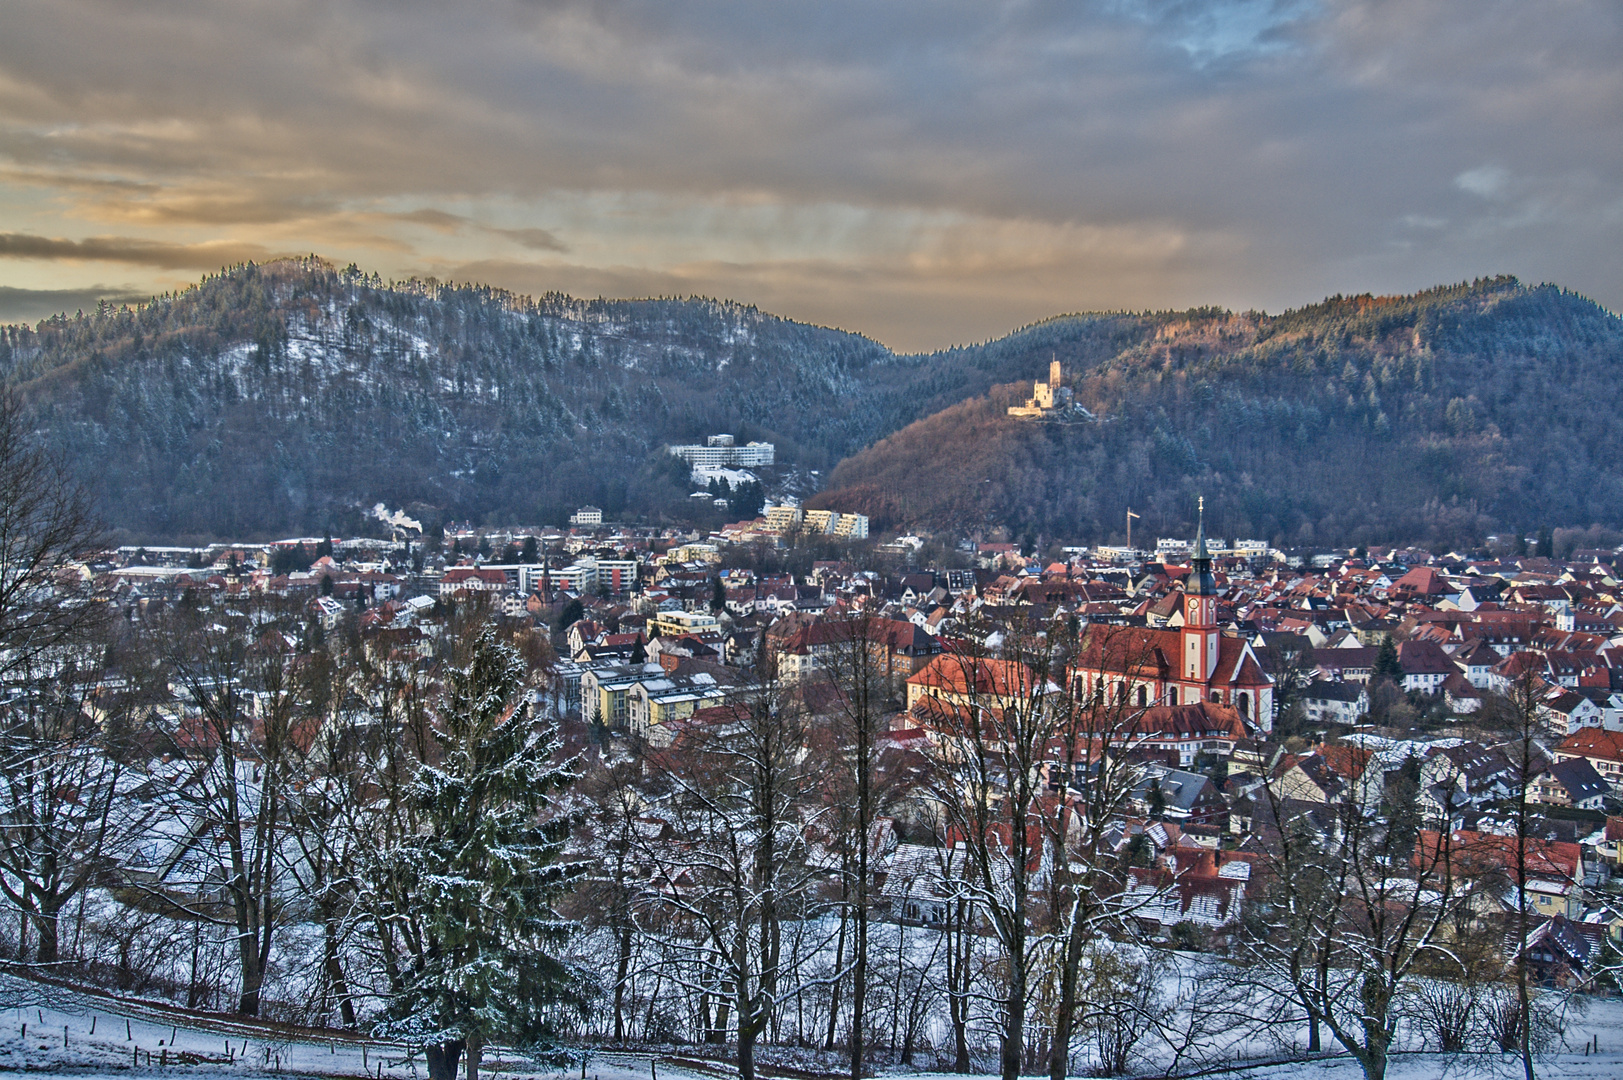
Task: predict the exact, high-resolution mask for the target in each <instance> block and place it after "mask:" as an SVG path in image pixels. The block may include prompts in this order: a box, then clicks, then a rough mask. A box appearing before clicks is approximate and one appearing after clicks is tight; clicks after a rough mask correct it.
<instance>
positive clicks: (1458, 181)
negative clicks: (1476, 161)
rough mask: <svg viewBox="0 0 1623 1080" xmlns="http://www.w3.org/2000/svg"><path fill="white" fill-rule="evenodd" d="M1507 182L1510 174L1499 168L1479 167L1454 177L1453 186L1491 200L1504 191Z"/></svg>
mask: <svg viewBox="0 0 1623 1080" xmlns="http://www.w3.org/2000/svg"><path fill="white" fill-rule="evenodd" d="M1509 180H1510V173H1508V172H1506V171H1505V170H1504V169H1501V168H1500V167H1499V166H1497V165H1481V166H1478V167H1477V168H1475V169H1467V170H1465V171H1464V172H1462V173H1460V174H1459V175H1458V176H1456V177H1454V186H1455V187H1457V188H1459V189H1460V190H1461V191H1468V192H1470V193H1471V194H1472V195H1480V196H1481V197H1482V198H1484V199H1491V198H1493V197H1494V196H1495V195H1498V194H1499V193H1500V192H1501V191H1503V190H1504V189H1505V184H1506V183H1507V182H1509Z"/></svg>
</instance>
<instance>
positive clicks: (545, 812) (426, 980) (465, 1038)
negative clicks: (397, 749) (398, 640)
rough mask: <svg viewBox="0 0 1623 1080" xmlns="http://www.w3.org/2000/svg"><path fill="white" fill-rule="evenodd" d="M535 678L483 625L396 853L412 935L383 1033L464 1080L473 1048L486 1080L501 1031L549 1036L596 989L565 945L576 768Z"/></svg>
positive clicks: (573, 868)
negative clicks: (561, 757)
mask: <svg viewBox="0 0 1623 1080" xmlns="http://www.w3.org/2000/svg"><path fill="white" fill-rule="evenodd" d="M524 685H525V668H524V662H523V660H522V659H521V658H520V656H519V654H518V652H517V650H515V649H514V648H512V646H510V645H508V644H505V643H503V642H500V641H498V640H497V638H496V635H495V631H494V630H493V629H491V628H490V627H489V626H486V627H483V628H481V629H480V630H479V631H478V632H477V634H476V635H475V637H474V639H473V642H472V647H471V649H470V652H469V655H468V658H467V661H466V663H464V664H462V665H461V666H458V667H455V668H453V669H452V670H451V672H450V674H449V678H448V679H447V684H446V689H445V694H444V697H443V699H442V701H441V704H440V707H439V708H438V709H437V710H436V712H437V717H436V719H437V723H436V724H434V726H433V738H434V739H435V741H436V742H437V743H438V749H439V755H438V757H439V764H437V765H433V764H425V765H423V766H421V768H420V771H419V772H418V775H417V777H416V780H415V782H414V784H413V785H412V788H411V791H410V795H409V799H410V801H411V803H412V804H413V807H412V808H413V810H414V811H415V816H416V819H417V821H418V828H417V830H416V832H415V833H414V834H412V835H409V836H408V837H406V838H405V839H404V841H403V842H402V843H401V844H400V846H399V847H398V848H397V849H396V850H395V851H393V852H391V853H389V854H388V855H387V856H386V857H385V864H386V868H387V874H386V876H387V878H388V879H389V880H390V881H392V882H396V883H397V886H396V890H395V892H394V897H393V900H394V904H395V907H396V910H395V911H394V912H392V913H390V914H392V915H393V917H395V918H398V919H401V920H403V921H405V922H407V923H409V924H410V931H409V932H408V933H405V934H402V935H401V936H402V938H403V939H404V940H406V941H408V942H410V943H411V944H410V946H409V949H408V951H409V955H408V956H406V957H401V958H400V961H401V962H400V967H399V970H400V972H401V974H400V976H399V979H398V983H397V985H396V987H395V989H394V992H393V994H392V995H391V1000H390V1002H389V1020H388V1021H387V1022H385V1023H384V1024H383V1025H382V1026H381V1028H380V1031H381V1033H383V1034H386V1035H389V1036H392V1037H395V1038H400V1039H403V1040H406V1041H407V1042H409V1043H411V1044H413V1045H417V1046H420V1047H422V1048H423V1050H424V1052H425V1057H426V1059H427V1063H428V1071H429V1076H430V1077H431V1080H452V1078H453V1077H454V1076H455V1075H456V1070H457V1061H458V1059H459V1058H460V1057H461V1056H462V1054H463V1053H464V1052H466V1053H467V1055H468V1080H478V1072H479V1061H480V1056H481V1054H482V1052H483V1049H484V1046H485V1043H486V1042H487V1041H488V1040H490V1039H494V1038H501V1039H503V1040H506V1041H509V1042H511V1043H514V1044H517V1045H534V1044H537V1043H541V1042H544V1041H546V1040H547V1039H548V1038H549V1037H550V1036H551V1035H552V1034H553V1031H552V1025H551V1023H550V1021H552V1020H553V1018H555V1017H556V1016H557V1015H559V1013H560V1011H561V1007H565V1006H575V1007H579V1006H582V1005H583V1003H584V1002H585V1000H586V991H587V989H588V988H589V979H588V977H587V976H586V975H585V973H584V972H582V971H580V970H579V969H578V968H576V967H574V966H573V965H571V964H570V963H568V962H567V961H565V960H563V959H561V958H560V957H559V955H558V949H559V946H560V944H561V943H562V942H563V941H564V939H565V938H566V937H567V936H568V934H569V933H570V930H571V926H570V924H569V923H567V922H565V921H564V920H562V919H560V918H559V917H558V916H557V915H556V914H555V913H554V912H553V910H552V903H553V901H554V900H555V899H556V898H557V897H558V896H559V895H560V894H561V893H563V892H564V891H565V890H566V889H567V888H568V887H569V886H570V883H571V882H573V881H574V880H575V878H577V877H578V876H579V875H580V873H581V872H582V871H583V869H584V868H583V867H582V866H581V865H579V864H575V863H570V862H566V861H564V860H563V859H562V858H561V855H562V851H563V843H564V840H565V838H566V832H567V829H568V824H569V822H568V819H567V817H566V816H565V815H563V814H562V813H559V812H558V809H559V808H558V803H557V796H558V794H559V793H560V792H562V791H563V790H564V789H565V788H566V787H568V786H569V784H570V783H571V782H572V781H573V780H574V778H575V777H574V773H573V771H572V768H571V765H570V764H565V765H559V764H557V763H556V762H555V761H554V757H555V755H556V751H557V749H558V745H559V743H558V737H557V732H556V729H555V728H554V727H552V726H551V725H545V724H543V725H538V724H536V723H535V722H534V721H533V720H532V718H531V716H530V714H529V711H528V708H527V707H526V706H525V705H524V704H523V703H522V691H523V689H524Z"/></svg>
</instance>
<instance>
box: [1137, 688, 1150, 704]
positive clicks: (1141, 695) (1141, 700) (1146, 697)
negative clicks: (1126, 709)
mask: <svg viewBox="0 0 1623 1080" xmlns="http://www.w3.org/2000/svg"><path fill="white" fill-rule="evenodd" d="M1149 703H1150V692H1149V690H1148V689H1146V688H1145V687H1143V686H1140V687H1139V688H1138V704H1139V707H1140V708H1142V707H1143V706H1145V705H1148V704H1149Z"/></svg>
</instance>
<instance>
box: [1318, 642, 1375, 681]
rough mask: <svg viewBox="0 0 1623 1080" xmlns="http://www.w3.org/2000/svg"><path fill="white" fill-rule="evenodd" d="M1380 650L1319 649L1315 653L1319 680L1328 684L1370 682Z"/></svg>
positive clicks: (1364, 648)
mask: <svg viewBox="0 0 1623 1080" xmlns="http://www.w3.org/2000/svg"><path fill="white" fill-rule="evenodd" d="M1380 651H1381V650H1380V649H1371V648H1366V647H1363V646H1360V647H1358V648H1341V649H1319V650H1316V651H1315V652H1314V653H1313V662H1314V663H1315V664H1316V665H1317V668H1318V675H1319V678H1321V679H1324V680H1325V681H1327V682H1361V683H1367V682H1369V678H1370V673H1371V672H1373V671H1374V670H1375V657H1376V655H1377V654H1379V653H1380Z"/></svg>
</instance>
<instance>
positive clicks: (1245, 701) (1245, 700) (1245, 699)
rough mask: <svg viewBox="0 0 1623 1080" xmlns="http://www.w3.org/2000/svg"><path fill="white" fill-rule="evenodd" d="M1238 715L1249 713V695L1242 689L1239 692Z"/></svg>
mask: <svg viewBox="0 0 1623 1080" xmlns="http://www.w3.org/2000/svg"><path fill="white" fill-rule="evenodd" d="M1240 715H1241V716H1245V717H1249V716H1250V715H1251V695H1250V694H1247V693H1245V692H1243V691H1242V692H1241V694H1240Z"/></svg>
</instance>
